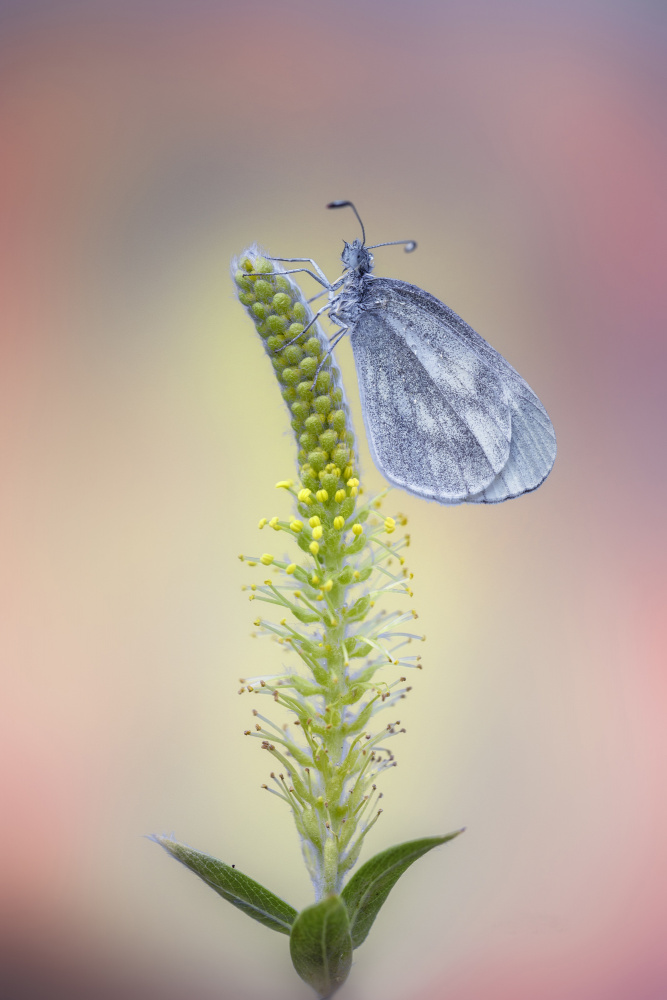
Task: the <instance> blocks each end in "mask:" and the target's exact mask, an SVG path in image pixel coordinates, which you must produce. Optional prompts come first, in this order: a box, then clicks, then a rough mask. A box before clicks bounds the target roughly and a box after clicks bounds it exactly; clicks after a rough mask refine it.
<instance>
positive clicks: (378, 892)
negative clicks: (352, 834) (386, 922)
mask: <svg viewBox="0 0 667 1000" xmlns="http://www.w3.org/2000/svg"><path fill="white" fill-rule="evenodd" d="M460 833H463V830H456V831H455V832H454V833H448V834H446V836H444V837H424V838H422V839H421V840H409V841H407V843H405V844H397V845H396V847H390V848H388V849H387V850H386V851H382V852H381V853H380V854H376V855H375V857H374V858H371V859H370V861H367V862H366V864H365V865H362V866H361V868H360V869H359V871H358V872H356V874H355V875H353V876H352V878H351V879H350V881H349V882H348V883H347V885H346V886H345V888H344V889H343V892H342V899H343V902H344V903H345V905H346V907H347V912H348V914H349V917H350V933H351V935H352V944H353V946H354V947H355V948H358V947H359V945H360V944H361V943H362V942H363V941H365V940H366V936H367V934H368V932H369V930H370V929H371V926H372V924H373V921H374V920H375V918H376V917H377V915H378V913H379V912H380V907H381V906H382V904H383V903H384V901H385V899H386V898H387V896H388V895H389V893H390V891H391V889H392V888H393V886H394V885H395V884H396V882H397V881H398V880H399V878H400V877H401V875H402V874H403V872H404V871H405V870H406V869H407V868H409V867H410V865H411V864H412V862H413V861H416V860H417V858H421V856H422V854H426V852H427V851H430V850H431V848H433V847H438V846H439V845H440V844H445V843H447V841H448V840H453V839H454V837H458V835H459V834H460Z"/></svg>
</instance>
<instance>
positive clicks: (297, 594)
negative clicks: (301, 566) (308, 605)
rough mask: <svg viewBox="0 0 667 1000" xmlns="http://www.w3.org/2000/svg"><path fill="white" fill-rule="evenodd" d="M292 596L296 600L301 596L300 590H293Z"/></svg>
mask: <svg viewBox="0 0 667 1000" xmlns="http://www.w3.org/2000/svg"><path fill="white" fill-rule="evenodd" d="M294 597H295V598H296V599H297V600H298V599H299V598H300V597H301V591H300V590H295V591H294Z"/></svg>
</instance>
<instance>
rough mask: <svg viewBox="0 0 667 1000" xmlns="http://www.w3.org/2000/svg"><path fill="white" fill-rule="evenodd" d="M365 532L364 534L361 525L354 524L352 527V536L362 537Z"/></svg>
mask: <svg viewBox="0 0 667 1000" xmlns="http://www.w3.org/2000/svg"><path fill="white" fill-rule="evenodd" d="M363 532H364V529H363V528H362V527H361V525H360V524H353V525H352V534H353V535H362V534H363Z"/></svg>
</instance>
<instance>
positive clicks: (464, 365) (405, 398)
mask: <svg viewBox="0 0 667 1000" xmlns="http://www.w3.org/2000/svg"><path fill="white" fill-rule="evenodd" d="M344 206H350V207H351V208H352V209H353V210H354V212H355V214H356V215H357V218H358V219H359V222H360V224H361V228H362V236H363V238H362V239H361V240H354V242H353V243H346V244H345V247H344V250H343V253H342V258H341V259H342V261H343V264H344V265H345V270H344V272H343V275H342V276H341V277H340V278H339V279H338V280H337V281H335V282H334V283H333V284H331V283H330V282H329V281H327V279H326V278H325V276H324V275H323V274H322V272H321V270H320V269H319V268H318V267H317V265H316V264H315V263H314V261H310V260H309V263H311V264H313V266H314V267H315V270H316V271H317V274H314V273H313V272H312V271H309V270H308V269H307V268H295V269H294V270H306V271H307V273H309V274H311V276H312V277H314V278H315V279H316V280H317V281H319V282H320V284H323V285H324V286H325V288H326V289H327V291H328V292H329V302H328V304H327V305H326V306H323V307H322V309H320V311H319V312H318V313H317V315H319V314H320V313H321V312H323V311H327V312H328V313H329V317H330V318H331V320H332V321H333V322H334V323H336V324H337V325H338V326H339V327H340V330H339V331H338V333H337V334H336V336H335V337H334V339H333V341H332V347H333V346H335V344H336V343H337V342H338V340H339V339H340V338H341V337H342V336H344V335H345V334H346V333H349V334H350V340H351V343H352V350H353V352H354V360H355V364H356V369H357V377H358V379H359V391H360V395H361V404H362V411H363V415H364V423H365V426H366V432H367V435H368V442H369V445H370V449H371V453H372V455H373V460H374V461H375V464H376V465H377V467H378V469H379V470H380V472H382V474H383V475H384V476H385V477H386V478H387V479H388V480H389V482H390V483H393V484H394V485H395V486H399V487H400V488H401V489H404V490H407V491H408V493H414V494H415V495H416V496H420V497H425V498H426V499H428V500H437V501H438V502H439V503H443V504H459V503H500V502H501V501H503V500H510V499H512V498H513V497H517V496H520V495H521V494H522V493H528V492H530V491H531V490H534V489H537V487H538V486H539V485H540V484H541V483H543V482H544V480H545V479H546V477H547V476H548V475H549V472H550V471H551V468H552V466H553V464H554V459H555V457H556V435H555V433H554V429H553V427H552V425H551V421H550V420H549V417H548V415H547V412H546V410H545V409H544V407H543V406H542V404H541V403H540V401H539V399H538V398H537V396H536V395H535V393H534V392H533V391H532V389H531V388H530V386H529V385H528V384H527V383H526V382H524V380H523V379H522V378H521V376H520V375H519V374H518V373H517V372H516V371H515V370H514V368H512V366H511V365H510V364H509V363H508V362H507V361H505V359H504V358H503V357H502V355H500V354H498V352H497V351H495V350H494V349H493V347H491V346H490V345H489V344H487V342H486V341H485V340H484V339H483V338H482V337H480V336H479V334H478V333H475V331H474V330H473V329H472V328H471V327H469V326H468V324H467V323H465V322H464V321H463V320H462V319H461V317H460V316H457V314H456V313H455V312H453V311H452V310H451V309H450V308H449V307H448V306H446V305H444V303H442V302H440V301H439V300H438V299H436V298H434V296H432V295H429V293H428V292H425V291H423V289H421V288H418V287H417V286H416V285H410V284H408V283H407V282H405V281H398V280H397V279H395V278H376V277H374V276H373V275H372V274H371V273H370V272H371V270H372V268H373V255H372V254H371V252H370V251H371V250H372V249H375V247H366V246H365V233H364V227H363V223H362V222H361V219H360V218H359V215H358V213H357V210H356V208H354V205H353V204H352V203H351V202H349V201H340V202H332V203H331V204H330V205H328V206H327V207H328V208H342V207H344ZM400 242H403V243H405V244H406V250H408V251H410V250H414V248H415V246H416V244H415V243H413V242H412V241H407V240H405V241H400ZM389 245H390V244H385V243H381V244H377V246H389ZM273 259H275V260H277V259H280V260H286V258H273ZM299 260H302V261H304V260H305V258H299ZM295 262H296V261H295Z"/></svg>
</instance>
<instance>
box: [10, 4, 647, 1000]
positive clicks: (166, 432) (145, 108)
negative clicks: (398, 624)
mask: <svg viewBox="0 0 667 1000" xmlns="http://www.w3.org/2000/svg"><path fill="white" fill-rule="evenodd" d="M0 10H1V12H2V18H1V20H2V24H1V30H0V48H1V53H0V55H1V63H0V66H1V69H0V73H1V80H0V114H1V123H0V130H1V131H0V136H1V139H2V149H3V152H2V158H1V160H0V175H1V176H2V183H1V186H0V211H1V215H2V218H1V220H0V223H1V225H0V254H1V264H0V282H1V283H2V293H1V302H2V305H1V313H2V358H1V360H0V379H1V383H2V384H1V387H0V405H1V406H2V421H1V423H0V433H1V435H2V473H1V475H2V487H1V489H0V496H1V502H2V516H1V519H0V527H1V531H2V547H1V552H2V560H1V571H0V572H1V578H2V594H1V614H2V653H1V656H2V667H3V672H5V673H6V680H5V681H4V683H3V692H4V693H3V702H4V706H3V714H5V719H4V722H3V729H2V740H3V743H4V747H3V751H2V755H1V758H0V759H1V760H2V768H3V771H4V779H3V791H2V804H3V818H2V822H1V823H0V831H1V837H2V841H3V846H2V851H1V857H2V866H3V877H2V894H1V895H2V924H3V951H2V959H3V967H4V972H3V978H4V982H5V984H9V985H8V986H5V988H4V990H3V994H4V995H6V996H8V997H9V996H11V997H12V998H20V1000H23V998H30V1000H33V998H39V997H44V998H47V997H48V998H49V1000H60V998H61V997H62V998H67V1000H83V998H89V997H93V996H94V997H96V998H102V1000H107V998H109V1000H111V998H117V997H118V998H120V997H123V998H125V997H131V998H134V997H137V998H139V997H141V998H145V997H152V996H154V995H155V996H160V997H162V998H166V1000H178V998H182V997H186V996H187V997H188V998H193V1000H209V998H213V997H216V998H232V997H235V998H236V997H240V998H248V1000H257V998H260V997H262V998H265V997H269V996H270V997H271V998H275V1000H287V998H304V1000H305V998H307V997H308V996H310V992H309V990H308V989H307V987H305V986H304V985H303V984H301V983H300V981H298V980H297V979H296V976H295V974H294V973H293V971H292V969H291V965H290V962H289V958H288V953H287V940H286V939H285V938H283V937H281V936H279V935H276V934H271V933H270V932H269V931H267V930H266V929H265V928H263V927H261V926H260V925H259V924H256V923H254V922H253V921H250V920H248V919H247V918H245V917H244V916H243V915H241V914H240V913H239V912H238V911H236V910H234V909H233V908H232V907H230V906H228V905H227V904H225V903H224V902H223V901H222V900H220V899H219V898H218V897H216V896H215V895H214V894H213V893H212V892H210V890H208V889H207V888H206V887H204V886H203V885H201V884H200V883H198V882H197V881H196V880H195V879H194V877H193V876H191V875H190V874H189V873H187V872H186V871H185V870H184V869H182V868H180V867H178V866H176V865H175V864H174V863H173V862H171V861H170V859H169V858H168V857H167V856H166V855H165V854H163V853H162V852H161V851H160V850H159V849H158V848H157V847H155V846H154V845H153V844H151V843H150V842H149V841H147V840H144V839H142V834H144V833H150V832H152V831H157V832H167V831H170V830H174V831H175V833H176V835H177V836H178V837H180V838H181V839H184V840H186V841H187V842H189V843H190V844H192V845H193V846H196V847H199V848H200V849H202V850H205V851H209V852H211V853H214V854H217V855H219V856H221V857H223V858H224V859H225V860H227V861H229V862H230V863H231V862H234V863H236V864H237V866H238V867H239V868H241V869H243V870H245V871H246V872H248V873H249V874H251V875H253V876H255V877H256V878H258V879H259V880H260V881H263V882H266V883H267V884H268V885H269V886H270V887H272V888H273V889H274V890H275V891H277V892H278V893H280V894H281V895H284V896H285V897H286V898H288V899H289V900H290V901H291V902H292V903H293V904H295V905H296V906H302V905H305V904H307V903H308V902H309V901H310V900H311V895H310V886H309V883H308V880H307V877H306V875H305V870H304V869H303V866H302V864H301V859H300V852H299V848H298V844H297V840H296V835H295V833H294V830H293V827H292V822H291V818H290V816H289V815H288V813H287V810H283V809H282V808H281V806H280V803H277V802H276V800H274V799H269V798H268V797H266V796H264V795H263V793H262V792H261V791H260V788H259V785H260V783H261V782H262V781H263V780H265V774H266V771H267V769H268V768H267V761H266V760H265V758H264V757H263V755H262V754H261V753H260V752H259V750H258V746H257V744H255V743H251V742H249V741H244V739H243V737H242V735H241V733H242V730H243V729H244V728H245V727H246V725H247V723H248V718H249V709H250V705H249V704H248V703H247V702H246V701H245V700H244V699H240V698H238V697H237V696H236V688H237V678H238V677H239V676H240V675H245V674H252V672H253V671H259V670H260V669H262V670H267V669H268V664H269V663H270V664H271V666H272V667H273V668H275V669H278V667H279V665H280V659H279V656H278V650H277V648H275V647H271V646H269V645H263V644H261V643H253V642H252V641H251V639H250V638H249V632H250V628H251V625H250V622H251V618H252V617H253V613H252V611H251V607H250V606H249V605H248V604H247V599H246V597H247V595H244V594H242V593H241V591H240V587H241V585H242V584H243V583H245V582H247V580H248V577H247V575H246V574H247V573H249V572H250V571H248V570H247V569H244V568H243V567H242V566H241V565H240V563H238V561H237V560H236V555H237V553H238V552H239V551H242V550H245V551H253V550H255V549H257V548H259V547H260V546H262V547H263V548H264V547H265V541H266V540H265V539H264V536H258V535H257V534H256V522H257V519H258V518H259V517H260V516H263V515H266V516H272V515H273V514H274V513H284V512H285V511H286V509H287V508H286V505H285V502H286V497H285V496H284V494H282V493H280V494H277V493H276V492H275V491H274V489H273V483H274V482H275V481H276V480H278V479H281V478H284V477H285V476H288V475H290V474H291V473H292V470H293V468H294V465H293V462H294V458H293V453H292V446H291V442H290V438H289V436H288V435H287V433H286V432H285V428H286V426H287V422H286V417H285V413H284V411H283V407H282V401H281V400H280V397H279V394H278V392H277V391H276V387H275V385H274V384H273V380H272V376H271V373H270V367H269V365H268V364H267V362H266V359H265V357H264V355H263V353H262V350H261V346H260V344H259V342H258V341H257V340H256V338H255V336H254V333H253V330H252V327H251V326H250V324H249V323H248V322H247V321H246V320H245V318H244V316H243V314H242V312H241V310H240V308H239V307H238V305H237V304H236V303H235V301H234V295H233V290H232V287H231V283H230V280H229V277H228V261H229V258H230V256H231V255H232V254H233V253H235V252H238V251H239V250H241V249H242V248H243V247H244V246H245V245H246V244H248V243H249V242H251V241H253V240H259V241H260V242H261V243H262V244H263V245H264V246H266V247H268V248H269V249H270V250H272V251H273V252H274V253H279V254H283V255H285V256H297V255H304V254H307V255H312V256H314V257H315V258H316V259H317V260H318V261H319V262H320V263H321V264H322V265H323V266H324V268H325V270H326V271H327V272H328V273H329V274H331V275H332V276H335V275H336V274H337V273H338V254H339V252H340V249H341V240H342V238H344V237H345V238H347V239H351V238H353V237H355V236H356V235H357V229H356V225H355V222H354V219H353V217H352V216H351V214H347V213H327V212H325V211H324V205H325V203H326V202H327V201H329V200H330V199H332V198H352V199H354V200H355V201H356V203H357V205H358V206H359V208H360V210H361V212H362V214H363V217H364V220H365V223H366V229H367V232H368V234H369V239H370V240H371V242H379V241H381V240H391V239H399V238H414V239H416V240H418V241H419V250H418V252H417V253H415V254H413V255H412V256H408V257H406V256H404V255H403V253H402V252H401V251H400V249H391V248H389V249H386V250H383V251H378V253H377V255H376V259H377V264H378V273H381V274H386V275H390V276H394V277H401V278H404V279H406V280H409V281H413V282H415V283H418V284H419V285H421V286H422V287H424V288H426V289H428V290H429V291H431V292H432V293H434V294H435V295H437V296H439V297H440V298H442V299H444V300H445V301H446V302H447V303H448V304H450V305H451V306H452V307H453V308H455V309H456V310H457V311H458V312H460V313H461V314H462V315H463V316H464V317H465V318H466V319H467V320H468V321H469V322H470V323H471V324H472V325H473V326H474V327H476V328H477V329H478V330H479V331H480V332H481V333H482V334H483V335H484V336H486V337H487V338H488V339H489V340H490V341H491V342H492V343H493V344H494V346H495V347H497V348H498V349H499V350H501V351H502V352H503V353H504V354H505V355H506V356H507V358H508V359H509V360H510V361H511V362H512V364H514V365H515V366H516V367H517V368H518V369H519V371H520V372H521V373H522V374H523V375H524V376H525V377H526V378H527V380H528V381H529V382H530V383H531V384H532V385H533V387H534V388H535V389H536V391H537V392H538V393H539V395H540V396H541V398H542V400H543V401H544V403H545V405H546V407H547V409H548V410H549V412H550V414H551V416H552V419H553V422H554V424H555V427H556V430H557V434H558V439H559V457H558V459H557V463H556V466H555V469H554V471H553V474H552V476H551V477H550V479H549V480H548V482H547V483H546V485H545V486H544V487H543V488H542V489H540V490H539V491H538V492H537V493H535V494H532V495H530V496H527V497H524V498H523V499H520V500H517V501H514V502H511V503H507V504H503V505H501V506H499V507H496V508H489V509H486V508H482V509H480V508H478V507H473V508H470V509H469V508H459V509H446V508H439V507H437V506H436V505H434V504H428V503H425V502H421V501H418V500H416V499H413V498H409V497H407V496H404V495H402V494H399V493H394V494H393V500H392V504H391V506H394V507H395V508H397V509H402V510H404V511H405V512H406V513H407V514H408V515H409V517H410V520H411V525H412V533H413V540H414V542H413V547H412V549H411V565H412V569H413V570H414V572H415V598H414V601H415V605H416V607H417V608H418V609H419V611H420V616H421V617H420V624H421V625H422V626H423V628H424V630H425V632H426V633H427V635H428V637H429V643H428V645H427V646H425V647H424V651H425V657H426V659H425V662H426V667H427V669H426V670H425V671H424V674H423V675H422V676H420V677H419V679H418V680H419V683H418V685H417V687H416V690H415V692H414V697H413V698H412V701H409V702H408V703H406V708H405V715H404V718H403V720H402V721H403V722H404V723H405V724H406V725H407V728H408V735H407V737H404V738H403V740H404V742H403V744H402V746H401V747H400V748H398V749H399V751H400V766H399V767H398V768H397V769H396V770H395V771H394V772H392V774H391V775H390V776H388V777H387V779H386V780H385V783H384V789H385V793H386V796H385V813H384V816H383V818H382V821H381V823H380V824H379V825H378V826H377V827H376V829H375V832H374V836H373V838H372V841H371V842H370V843H369V845H368V850H370V851H377V850H380V849H382V848H384V847H386V846H389V845H390V844H392V843H395V842H397V841H400V840H403V839H410V838H413V837H417V836H421V835H426V834H434V833H437V832H443V831H448V830H451V829H454V828H456V827H458V826H461V825H466V826H467V832H466V834H465V835H464V836H463V837H462V838H460V839H459V840H457V841H456V842H455V843H453V844H451V845H448V846H446V847H445V848H443V849H442V850H440V851H438V852H436V853H434V854H432V855H430V856H428V857H427V858H425V859H424V860H422V861H420V862H419V863H418V864H417V865H416V866H415V867H414V868H413V869H411V871H410V872H409V874H408V875H406V876H404V878H403V880H402V882H401V883H400V884H399V885H398V886H397V888H396V889H395V890H394V892H393V894H392V896H391V898H390V900H389V902H388V904H387V905H386V907H385V909H384V910H383V911H382V913H381V915H380V917H379V918H378V920H377V922H376V925H375V927H374V930H373V933H372V934H371V936H370V938H369V940H368V942H367V944H366V945H365V946H364V948H363V949H361V950H360V951H359V952H358V953H357V956H356V963H355V969H354V972H353V975H352V977H351V979H350V981H349V985H348V986H347V987H346V988H345V990H344V991H342V992H341V994H340V997H341V1000H374V998H377V997H383V998H387V1000H422V998H423V1000H425V998H426V997H428V998H438V1000H439V998H443V1000H444V998H447V1000H486V998H489V1000H491V998H492V1000H510V998H511V1000H534V998H536V997H539V998H540V1000H562V998H563V997H567V998H568V1000H659V998H664V997H665V996H666V995H667V954H666V953H665V949H664V930H665V921H666V918H667V857H666V852H665V843H666V842H667V798H666V796H665V778H666V777H667V775H666V771H667V768H666V758H667V726H666V724H665V723H666V717H667V708H666V695H667V678H666V673H665V663H666V660H667V657H666V656H665V653H666V651H667V634H666V622H667V614H666V613H665V596H666V593H665V590H666V588H665V569H664V567H665V556H666V554H667V553H666V552H665V545H664V542H665V535H664V507H665V487H666V485H667V482H666V479H667V477H666V475H665V467H666V461H665V441H664V439H665V430H666V429H667V427H666V420H665V416H666V410H667V407H666V406H665V379H666V374H667V373H666V366H665V360H666V359H665V353H666V352H665V315H666V313H667V295H666V293H665V260H666V254H665V251H666V246H665V242H666V240H665V232H666V231H667V217H666V216H667V213H666V211H665V192H664V177H665V171H666V169H667V141H666V134H665V128H664V125H665V120H664V108H665V104H664V102H665V96H666V90H667V88H666V86H665V82H666V81H665V41H666V37H665V20H666V8H665V6H664V5H663V4H660V3H651V2H649V0H617V2H602V0H601V2H599V3H595V2H593V0H580V2H570V3H568V2H558V3H556V2H555V0H554V2H550V0H543V2H541V3H540V2H516V3H514V2H512V3H508V2H496V3H491V2H489V3H483V2H477V0H472V2H470V0H468V2H463V0H460V2H441V3H437V2H432V3H431V2H428V0H411V2H410V3H408V2H399V0H393V2H392V0H356V2H352V0H338V2H336V3H333V2H329V3H317V2H298V0H282V2H280V3H265V2H261V0H259V2H254V0H247V2H245V3H236V2H225V0H218V2H217V3H216V2H212V0H211V2H209V3H205V2H200V0H189V2H185V0H182V2H171V3H166V2H165V3H159V2H156V3H147V2H143V3H142V2H139V3H134V4H129V3H128V4H125V3H102V4H96V3H94V2H92V3H91V2H87V3H83V2H82V3H79V4H75V3H66V2H58V0H53V2H50V3H48V4H47V3H43V4H39V3H34V2H31V0H21V2H20V3H19V2H16V3H9V2H7V0H5V2H4V3H3V4H2V5H0ZM338 357H339V360H340V363H341V365H342V366H343V369H344V372H345V373H346V375H347V384H348V395H349V397H350V399H351V403H352V407H353V411H354V414H355V420H356V426H357V430H358V431H361V417H360V413H359V408H358V401H357V394H356V385H355V381H354V374H353V368H352V366H351V357H350V348H349V345H347V344H344V345H341V347H340V348H339V350H338ZM361 449H362V467H363V471H364V475H365V482H366V486H367V488H369V489H373V490H376V489H380V488H382V480H381V477H380V475H379V474H378V473H377V472H376V471H375V469H374V468H373V467H372V465H371V463H370V459H369V457H368V451H367V449H366V446H365V443H363V441H362V444H361ZM366 856H368V853H367V854H366Z"/></svg>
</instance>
